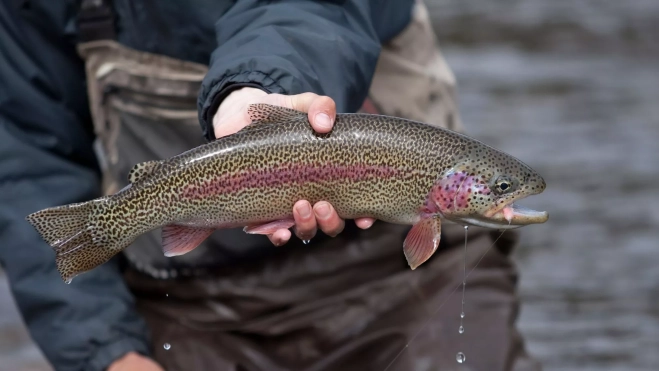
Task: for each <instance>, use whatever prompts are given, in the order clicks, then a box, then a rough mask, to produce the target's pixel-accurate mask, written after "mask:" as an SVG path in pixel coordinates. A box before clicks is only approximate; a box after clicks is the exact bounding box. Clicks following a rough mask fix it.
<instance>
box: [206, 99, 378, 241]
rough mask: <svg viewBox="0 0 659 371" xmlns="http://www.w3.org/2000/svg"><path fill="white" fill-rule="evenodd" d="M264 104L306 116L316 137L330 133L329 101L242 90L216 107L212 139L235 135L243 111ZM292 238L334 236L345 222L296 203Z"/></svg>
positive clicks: (323, 205)
mask: <svg viewBox="0 0 659 371" xmlns="http://www.w3.org/2000/svg"><path fill="white" fill-rule="evenodd" d="M256 103H265V104H272V105H275V106H281V107H286V108H291V109H294V110H297V111H302V112H307V113H308V115H309V122H310V123H311V127H313V129H314V130H315V131H316V132H318V133H328V132H330V131H331V130H332V127H333V125H334V120H335V119H336V104H335V103H334V100H332V98H330V97H327V96H320V95H318V94H314V93H302V94H298V95H283V94H268V93H266V92H264V91H263V90H261V89H256V88H250V87H245V88H241V89H238V90H235V91H233V92H232V93H231V94H229V95H228V96H227V97H226V98H225V99H224V100H223V101H222V103H221V104H220V107H219V108H218V110H217V113H216V114H215V116H214V117H213V129H214V131H215V137H216V138H221V137H223V136H226V135H230V134H233V133H236V132H238V131H239V130H240V129H242V128H244V127H245V126H247V125H249V124H250V123H251V120H250V118H249V114H248V113H247V108H248V107H249V105H251V104H256ZM293 217H294V218H295V234H296V235H297V236H298V237H299V238H300V239H302V240H310V239H311V238H312V237H313V236H314V235H315V234H316V231H317V229H318V228H320V230H322V231H323V232H324V233H325V234H327V235H329V236H336V235H337V234H339V233H341V231H343V228H344V227H345V221H344V220H343V219H341V218H340V217H339V215H338V214H337V213H336V210H335V209H334V207H333V206H332V205H330V204H329V203H328V202H325V201H319V202H317V203H316V204H315V205H313V207H312V206H311V204H310V203H309V201H306V200H300V201H298V202H296V203H295V205H294V206H293ZM374 222H375V219H373V218H358V219H355V224H357V227H359V228H361V229H367V228H370V227H371V226H372V225H373V223H374ZM268 238H269V239H270V241H271V242H272V243H273V244H274V245H276V246H281V245H283V244H285V243H286V242H288V240H290V238H291V231H289V230H288V229H279V230H277V231H276V232H274V233H273V234H270V235H268Z"/></svg>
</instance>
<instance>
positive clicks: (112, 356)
mask: <svg viewBox="0 0 659 371" xmlns="http://www.w3.org/2000/svg"><path fill="white" fill-rule="evenodd" d="M129 352H136V353H139V354H141V355H143V356H149V349H148V346H147V344H145V343H144V342H141V341H139V340H137V339H131V338H123V339H119V340H117V341H115V342H113V343H110V344H107V345H105V346H103V347H101V348H99V349H98V350H97V351H96V352H94V354H93V355H92V357H91V359H90V360H89V363H88V364H87V367H86V368H85V371H105V370H106V369H107V368H108V367H110V364H112V362H114V361H116V360H118V359H119V358H121V357H123V356H124V355H126V354H127V353H129Z"/></svg>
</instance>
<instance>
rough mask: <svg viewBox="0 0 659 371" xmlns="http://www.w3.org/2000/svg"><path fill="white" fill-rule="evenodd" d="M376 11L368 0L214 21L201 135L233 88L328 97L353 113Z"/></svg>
mask: <svg viewBox="0 0 659 371" xmlns="http://www.w3.org/2000/svg"><path fill="white" fill-rule="evenodd" d="M372 3H373V4H375V5H373V4H372ZM376 6H377V2H372V1H368V0H353V1H344V2H333V1H308V2H299V1H296V2H292V1H278V2H258V1H253V0H249V1H242V2H239V3H237V4H236V5H235V6H234V7H233V8H232V9H231V10H230V11H229V12H227V13H226V14H225V15H224V16H223V17H222V18H221V19H220V20H219V21H218V23H217V35H218V44H219V47H218V48H217V49H216V50H215V52H214V53H213V55H212V58H211V63H210V70H209V73H208V75H207V76H206V79H205V80H204V83H203V86H202V91H201V94H200V98H199V117H200V122H201V124H202V129H203V130H204V132H205V135H206V137H207V138H208V139H214V136H213V131H212V129H210V127H211V122H212V117H213V115H214V114H215V112H216V111H217V107H218V106H219V104H220V103H221V102H222V100H223V99H224V98H226V96H227V95H228V94H229V93H230V92H231V91H232V90H233V89H234V88H235V87H237V86H238V87H242V86H253V87H258V88H260V89H263V90H265V91H266V92H268V93H280V94H286V95H292V94H300V93H303V92H314V93H317V94H321V95H327V96H329V97H331V98H332V99H334V101H335V102H336V107H337V111H339V112H354V111H356V110H358V109H359V107H360V106H361V105H362V103H363V101H364V99H365V97H366V95H367V93H368V89H369V86H370V82H371V79H372V76H373V73H374V71H375V65H376V63H377V59H378V56H379V52H380V46H381V41H380V35H379V34H378V32H377V29H378V28H379V27H377V26H378V24H375V22H374V19H375V18H377V16H376V17H374V16H373V14H374V13H377V9H375V8H374V7H376ZM383 6H384V5H383ZM403 21H404V20H403Z"/></svg>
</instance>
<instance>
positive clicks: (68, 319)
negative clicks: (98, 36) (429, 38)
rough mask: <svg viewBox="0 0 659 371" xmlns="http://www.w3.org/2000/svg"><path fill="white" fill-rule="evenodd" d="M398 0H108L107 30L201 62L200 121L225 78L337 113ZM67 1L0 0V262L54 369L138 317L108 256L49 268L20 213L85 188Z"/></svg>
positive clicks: (83, 362) (389, 27) (93, 185)
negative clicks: (66, 269) (304, 98)
mask: <svg viewBox="0 0 659 371" xmlns="http://www.w3.org/2000/svg"><path fill="white" fill-rule="evenodd" d="M412 4H413V1H410V0H400V1H394V0H391V1H390V0H370V1H369V0H351V1H348V0H345V1H341V0H326V1H311V0H306V1H293V0H290V1H287V0H281V1H256V0H243V1H238V2H235V4H234V1H229V0H170V1H162V0H114V6H113V7H114V10H115V12H116V14H117V32H118V40H119V41H120V42H122V43H123V44H125V45H127V46H130V47H132V48H135V49H139V50H144V51H149V52H154V53H160V54H165V55H169V56H172V57H175V58H180V59H187V60H191V61H195V62H200V63H206V64H209V65H210V72H209V73H208V75H207V77H206V79H205V81H204V83H203V87H202V91H201V92H200V95H199V101H198V106H199V117H200V122H201V126H202V131H203V133H204V134H205V135H207V137H208V138H209V139H210V138H211V137H210V135H212V134H211V133H212V130H211V129H210V128H209V126H210V122H211V117H212V114H213V113H214V110H215V109H216V108H217V106H218V105H219V102H220V101H221V99H222V98H223V97H224V96H225V95H226V94H227V92H228V91H230V90H231V89H232V88H235V87H238V86H245V85H254V86H260V87H262V88H264V89H266V90H268V91H270V92H276V93H284V94H296V93H302V92H305V91H313V92H317V93H320V94H326V95H329V96H331V97H332V98H334V100H335V101H336V103H337V109H338V110H339V111H340V112H351V111H355V110H357V109H358V108H359V107H360V105H361V103H362V102H363V100H364V98H365V96H366V94H367V91H368V87H369V85H370V81H371V78H372V75H373V73H374V70H375V64H376V60H377V58H378V55H379V51H380V45H381V43H382V42H385V41H387V40H389V39H390V38H392V37H393V36H394V35H396V34H397V33H398V32H400V31H401V30H402V29H403V28H404V27H405V26H406V25H407V24H408V23H409V20H410V15H411V9H412ZM78 5H79V1H74V0H58V1H53V0H3V1H2V2H0V263H2V266H3V268H4V269H5V270H6V272H7V275H8V277H9V281H10V284H11V288H12V291H13V294H14V296H15V299H16V301H17V303H18V305H19V308H20V310H21V313H22V314H23V317H24V319H25V321H26V323H27V325H28V326H29V329H30V331H31V334H32V336H33V338H34V340H35V341H36V342H37V343H38V344H39V346H40V347H41V349H42V350H43V352H44V353H45V355H46V357H47V358H48V359H49V360H50V362H51V363H52V364H53V365H54V367H55V368H56V369H57V370H63V371H66V370H102V369H104V368H106V367H107V366H108V365H109V364H110V363H111V362H112V361H113V360H115V359H116V358H118V357H120V356H121V355H123V354H125V353H126V352H128V351H131V350H134V351H138V352H141V353H143V354H148V352H149V344H148V339H147V329H146V326H145V324H144V322H143V320H142V319H141V318H140V317H139V315H138V314H137V313H136V312H135V310H134V308H133V298H132V296H131V294H130V292H129V290H128V289H127V287H126V285H125V284H124V282H123V281H122V279H121V272H120V268H119V265H118V263H117V261H116V260H115V261H112V262H109V263H107V264H104V265H103V266H101V267H98V268H96V269H94V270H93V271H91V272H88V273H86V274H84V275H82V276H80V277H79V278H78V279H77V280H76V282H75V283H74V284H72V285H65V284H64V283H63V282H62V280H61V279H60V278H59V274H58V273H57V271H56V268H55V264H54V261H55V259H54V253H53V251H52V249H51V248H50V247H49V246H48V245H47V244H46V243H45V242H44V241H43V240H42V239H41V238H40V237H39V235H38V234H37V233H36V231H35V230H34V229H33V228H32V227H31V226H30V225H29V224H28V223H27V222H26V221H25V216H26V215H27V214H29V213H32V212H35V211H37V210H40V209H43V208H46V207H51V206H56V205H62V204H68V203H73V202H79V201H84V200H89V199H91V198H93V197H97V196H99V173H98V169H97V164H96V159H95V156H94V153H93V151H92V145H91V144H92V139H93V132H92V126H91V120H90V113H89V109H88V106H87V97H86V86H85V77H84V71H83V63H82V61H81V60H80V59H79V57H78V56H77V54H76V52H75V45H76V43H77V42H78V40H79V35H78V27H77V24H76V14H77V11H78V9H77V6H78Z"/></svg>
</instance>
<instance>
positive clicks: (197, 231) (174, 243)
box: [162, 224, 215, 257]
mask: <svg viewBox="0 0 659 371" xmlns="http://www.w3.org/2000/svg"><path fill="white" fill-rule="evenodd" d="M214 231H215V229H212V228H195V227H186V226H184V225H176V224H170V225H166V226H164V227H162V251H163V253H164V254H165V256H167V257H171V256H177V255H183V254H185V253H188V252H190V251H192V250H194V249H195V248H196V247H197V246H199V244H201V243H202V242H204V240H205V239H207V238H208V237H209V236H210V235H211V234H212V233H213V232H214Z"/></svg>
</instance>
